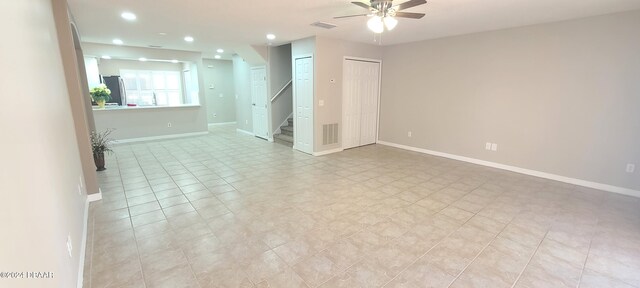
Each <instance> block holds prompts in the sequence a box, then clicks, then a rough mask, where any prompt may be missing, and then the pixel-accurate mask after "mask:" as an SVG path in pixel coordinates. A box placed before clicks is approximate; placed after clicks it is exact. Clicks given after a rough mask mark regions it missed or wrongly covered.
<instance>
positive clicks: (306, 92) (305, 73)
mask: <svg viewBox="0 0 640 288" xmlns="http://www.w3.org/2000/svg"><path fill="white" fill-rule="evenodd" d="M293 86H294V101H295V102H294V104H295V110H294V113H295V115H294V121H295V123H294V124H293V127H295V128H294V129H293V131H294V134H293V135H294V139H293V140H294V148H295V149H296V150H299V151H302V152H305V153H309V154H311V153H313V58H312V57H305V58H296V59H295V78H294V82H293Z"/></svg>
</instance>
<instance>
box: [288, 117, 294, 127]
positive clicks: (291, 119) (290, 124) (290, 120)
mask: <svg viewBox="0 0 640 288" xmlns="http://www.w3.org/2000/svg"><path fill="white" fill-rule="evenodd" d="M287 122H289V126H293V118H288V119H287Z"/></svg>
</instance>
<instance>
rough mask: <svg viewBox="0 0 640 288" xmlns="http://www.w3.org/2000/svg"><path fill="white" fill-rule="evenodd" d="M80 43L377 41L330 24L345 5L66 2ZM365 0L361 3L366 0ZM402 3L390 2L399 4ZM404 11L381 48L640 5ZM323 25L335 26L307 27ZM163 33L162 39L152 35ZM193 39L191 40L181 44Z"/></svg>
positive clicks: (234, 45) (472, 1) (546, 3)
mask: <svg viewBox="0 0 640 288" xmlns="http://www.w3.org/2000/svg"><path fill="white" fill-rule="evenodd" d="M68 1H69V6H70V9H71V12H72V14H73V15H74V17H75V19H76V22H77V24H78V29H79V30H80V34H81V37H82V41H85V42H94V43H106V44H110V43H111V41H112V40H113V38H119V39H122V40H123V41H124V43H125V45H129V46H138V47H147V46H148V45H161V46H163V47H164V48H166V49H176V50H187V51H199V52H204V53H205V55H207V56H208V57H211V56H212V55H213V54H215V52H214V51H215V49H217V48H222V49H224V50H225V53H224V55H223V57H224V58H225V59H229V58H230V55H231V53H234V52H237V51H242V50H244V49H246V47H248V45H264V44H267V39H266V38H265V35H266V34H267V33H274V34H275V35H276V36H277V39H276V40H275V41H274V45H278V44H280V43H288V42H291V41H293V40H296V39H300V38H304V37H308V36H313V35H324V36H328V37H333V38H339V39H348V40H352V41H358V42H365V43H376V42H374V35H373V33H371V32H370V31H368V30H367V28H366V19H367V18H366V17H357V18H347V19H332V17H334V16H340V15H349V14H357V13H366V10H364V9H363V8H360V7H358V6H355V5H353V4H351V3H349V2H350V1H348V0H270V1H266V0H226V1H222V0H135V1H132V0H109V1H105V0H68ZM365 1H366V0H365ZM402 2H405V1H404V0H395V3H398V4H399V3H402ZM428 2H429V3H428V4H426V5H422V6H418V7H414V8H411V9H408V10H405V11H411V12H423V13H426V14H427V15H426V16H425V17H424V18H422V19H420V20H413V19H399V20H400V22H399V24H398V26H397V28H396V29H395V30H394V31H391V32H385V33H384V34H383V35H382V39H381V40H382V41H381V45H392V44H398V43H405V42H412V41H418V40H424V39H434V38H441V37H446V36H452V35H460V34H468V33H473V32H480V31H489V30H497V29H503V28H510V27H518V26H525V25H531V24H538V23H547V22H554V21H560V20H567V19H574V18H581V17H587V16H592V15H602V14H608V13H614V12H621V11H627V10H635V9H640V0H483V1H480V0H431V1H428ZM123 11H130V12H133V13H135V14H136V15H137V16H138V19H137V20H136V21H134V22H127V21H125V20H124V19H122V18H121V17H120V14H121V13H122V12H123ZM316 21H324V22H330V23H333V24H336V25H338V27H337V28H334V29H331V30H325V29H321V28H317V27H313V26H310V24H311V23H313V22H316ZM159 32H164V33H166V34H167V35H165V36H161V35H159V34H158V33H159ZM185 35H191V36H193V37H194V38H195V41H194V42H193V43H187V42H185V41H184V40H183V38H184V36H185Z"/></svg>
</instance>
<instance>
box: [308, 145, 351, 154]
mask: <svg viewBox="0 0 640 288" xmlns="http://www.w3.org/2000/svg"><path fill="white" fill-rule="evenodd" d="M343 150H344V149H342V147H341V148H336V149H331V150H325V151H320V152H313V154H311V155H313V156H323V155H328V154H333V153H338V152H342V151H343Z"/></svg>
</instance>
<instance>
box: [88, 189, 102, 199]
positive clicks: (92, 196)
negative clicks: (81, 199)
mask: <svg viewBox="0 0 640 288" xmlns="http://www.w3.org/2000/svg"><path fill="white" fill-rule="evenodd" d="M98 200H102V189H100V188H98V193H93V194H89V195H87V201H88V202H93V201H98Z"/></svg>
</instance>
